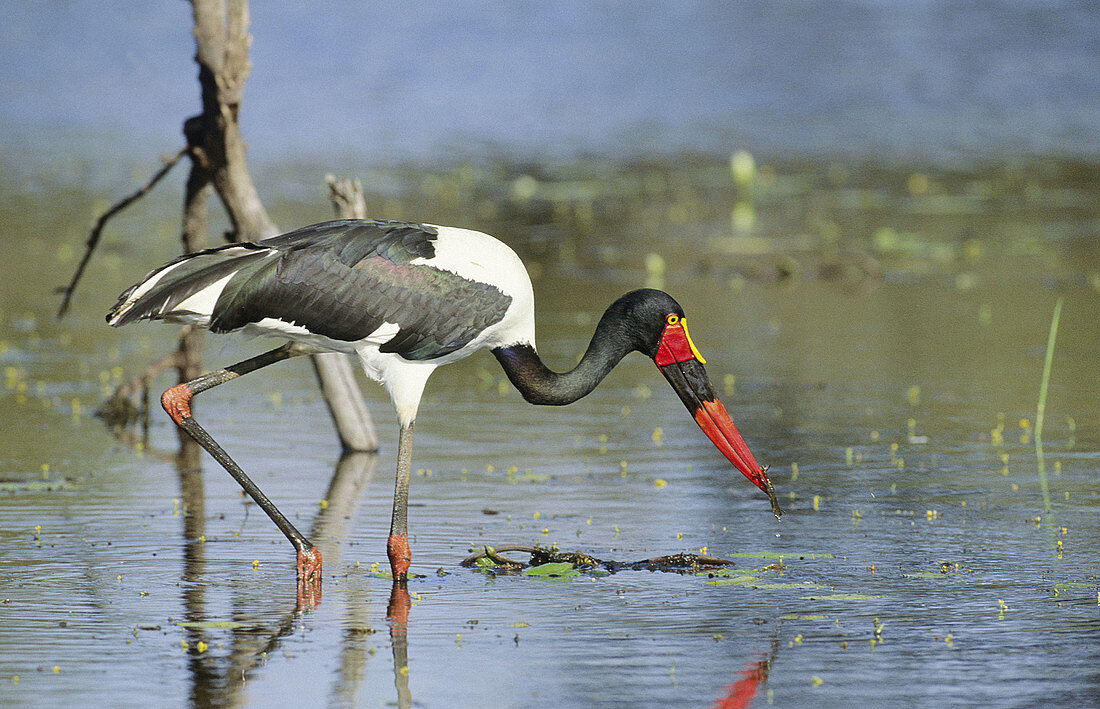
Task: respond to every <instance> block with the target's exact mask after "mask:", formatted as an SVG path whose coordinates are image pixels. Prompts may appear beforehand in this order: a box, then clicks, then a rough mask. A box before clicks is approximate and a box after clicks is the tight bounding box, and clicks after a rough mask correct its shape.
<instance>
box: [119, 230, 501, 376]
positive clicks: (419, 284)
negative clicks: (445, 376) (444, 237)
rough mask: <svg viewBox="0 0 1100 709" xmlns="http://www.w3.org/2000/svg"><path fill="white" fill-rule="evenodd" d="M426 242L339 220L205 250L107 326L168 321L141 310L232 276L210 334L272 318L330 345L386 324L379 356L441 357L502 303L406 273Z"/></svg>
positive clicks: (428, 233) (467, 285) (492, 319)
mask: <svg viewBox="0 0 1100 709" xmlns="http://www.w3.org/2000/svg"><path fill="white" fill-rule="evenodd" d="M436 237H437V233H436V230H435V229H433V228H431V227H426V226H422V225H418V224H407V223H403V222H386V221H358V220H342V221H334V222H326V223H324V224H317V225H313V226H309V227H305V228H303V229H298V230H297V231H293V232H290V233H287V234H283V235H280V236H276V237H272V238H270V239H265V240H263V241H260V242H257V243H256V244H250V245H248V246H249V247H250V248H254V249H258V250H257V251H255V253H244V254H241V253H240V252H235V255H230V254H229V253H228V252H229V251H230V249H231V248H232V247H223V248H221V249H212V250H208V251H206V252H203V253H201V254H198V255H193V256H189V257H183V258H184V259H194V260H195V261H196V264H195V265H194V266H193V267H192V266H191V265H190V264H188V265H186V266H180V267H178V269H177V270H179V271H181V273H180V276H181V278H179V279H177V278H176V273H175V271H173V272H172V273H169V274H167V275H166V276H165V277H164V279H163V280H165V281H167V282H166V283H157V285H156V286H155V287H154V288H153V289H152V290H151V291H150V293H148V294H146V295H144V296H142V298H140V299H139V300H138V302H137V303H135V304H134V305H133V306H132V307H131V308H130V309H129V310H128V311H127V312H125V313H124V314H123V317H122V318H121V319H120V321H119V322H118V323H117V324H124V323H125V322H130V321H132V320H136V319H140V318H142V317H158V316H160V315H161V314H164V313H167V312H170V310H171V307H169V308H167V309H165V308H159V310H158V309H157V308H156V307H153V308H150V307H148V305H149V304H150V303H153V304H157V303H163V302H171V301H173V300H174V304H178V303H179V302H182V301H183V300H185V299H186V298H187V297H188V296H189V295H191V294H193V293H195V292H196V291H197V290H201V288H202V287H204V286H207V285H210V284H211V283H214V282H216V281H217V280H219V279H221V278H225V276H226V275H228V274H230V273H234V272H235V273H234V275H233V277H232V278H230V279H229V281H228V282H227V283H226V285H225V288H224V289H223V290H222V292H221V295H220V296H219V298H218V301H217V303H216V304H215V306H214V309H213V313H212V315H211V319H210V324H209V328H210V330H212V331H214V332H227V331H230V330H236V329H238V328H240V327H243V326H245V325H247V324H249V323H255V322H259V321H260V320H263V319H264V318H276V319H279V320H282V321H284V322H289V323H293V324H296V325H299V326H301V327H304V328H306V329H307V330H309V331H310V332H311V333H314V334H318V335H324V336H326V337H329V338H331V339H334V340H343V341H356V340H360V339H363V338H364V337H366V336H367V335H369V334H371V333H372V332H374V331H375V330H377V329H378V328H379V327H380V326H381V325H382V324H383V323H384V322H389V323H396V324H397V325H398V326H399V331H398V333H397V334H396V335H395V336H394V337H393V338H392V339H391V340H389V341H388V342H386V343H385V344H383V345H382V346H381V348H380V349H381V351H383V352H395V353H398V354H401V355H402V356H404V357H406V358H407V359H432V358H435V357H441V356H443V355H445V354H448V353H450V352H453V351H455V350H457V349H459V348H461V347H463V346H465V345H466V344H468V343H469V342H470V341H471V340H473V339H474V338H475V337H477V335H478V334H479V333H480V332H481V331H482V330H484V329H485V328H486V327H489V326H490V325H492V324H494V323H496V322H499V321H500V320H501V319H502V318H503V317H504V313H505V311H507V309H508V306H509V304H510V303H511V297H510V296H508V295H505V294H504V293H502V292H501V291H500V290H499V289H497V288H495V287H494V286H491V285H488V284H484V283H478V282H476V281H471V280H468V279H465V278H462V277H460V276H457V275H455V274H453V273H450V272H447V271H441V270H439V269H436V268H432V267H430V266H427V265H412V264H411V262H412V261H413V260H414V259H417V258H426V259H430V258H432V257H434V256H435V246H434V241H435V239H436ZM237 246H240V245H237ZM271 250H274V251H275V252H277V257H273V256H271V254H272V251H271ZM200 260H202V261H204V263H199V261H200ZM178 262H179V260H177V261H176V262H174V263H178ZM184 269H186V270H184ZM155 273H156V272H154V274H155ZM151 275H153V274H151ZM132 291H133V289H131V291H128V292H127V294H124V297H123V299H122V300H120V304H121V303H122V302H124V301H125V296H126V295H128V294H129V293H130V292H132ZM154 294H155V295H154ZM166 299H167V301H166ZM118 307H119V306H116V307H115V310H113V311H112V315H113V314H114V313H115V311H117V310H118Z"/></svg>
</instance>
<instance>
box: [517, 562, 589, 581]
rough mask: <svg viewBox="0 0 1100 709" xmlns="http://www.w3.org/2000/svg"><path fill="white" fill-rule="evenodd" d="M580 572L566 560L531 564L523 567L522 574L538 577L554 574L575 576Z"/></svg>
mask: <svg viewBox="0 0 1100 709" xmlns="http://www.w3.org/2000/svg"><path fill="white" fill-rule="evenodd" d="M579 573H580V572H579V571H577V570H576V569H574V568H573V565H572V564H568V563H566V562H564V561H563V562H559V563H551V564H542V565H541V566H532V567H531V568H529V569H525V570H524V572H523V575H524V576H539V577H543V578H546V577H554V576H576V575H577V574H579Z"/></svg>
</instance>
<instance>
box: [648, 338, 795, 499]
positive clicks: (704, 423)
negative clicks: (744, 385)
mask: <svg viewBox="0 0 1100 709" xmlns="http://www.w3.org/2000/svg"><path fill="white" fill-rule="evenodd" d="M653 361H654V362H655V363H656V364H657V368H658V369H660V370H661V373H662V374H664V375H665V379H667V380H668V383H669V384H671V385H672V388H673V389H675V390H676V393H677V394H678V395H679V396H680V400H681V401H683V402H684V405H685V406H687V410H688V411H690V412H691V415H692V417H693V418H694V419H695V423H697V424H698V425H699V428H701V429H703V433H705V434H706V435H707V438H709V439H710V440H711V443H713V444H714V446H715V447H716V448H717V449H718V450H719V451H721V452H722V455H724V456H726V458H727V459H728V460H729V461H730V462H731V463H733V467H735V468H737V469H738V470H739V471H741V474H742V475H744V476H745V477H746V478H748V479H749V480H750V481H751V482H752V484H753V485H756V486H757V487H758V488H760V489H761V490H763V491H764V492H765V493H767V495H768V500H769V501H771V505H772V512H773V513H775V516H776V518H778V517H779V515H780V514H781V511H780V509H779V501H778V500H777V499H776V497H775V489H774V488H773V487H772V484H771V481H769V480H768V476H767V474H766V472H765V471H766V470H767V469H766V468H763V467H761V466H760V464H758V463H757V462H756V459H755V458H753V456H752V453H751V452H749V447H748V445H747V444H746V443H745V439H744V438H742V437H741V434H740V433H738V431H737V427H736V426H734V425H733V420H732V419H730V415H729V414H728V413H727V412H726V407H725V406H723V405H722V402H721V401H719V400H718V395H717V394H716V393H715V391H714V385H713V384H711V381H710V377H708V376H707V371H706V369H704V368H703V363H704V362H705V360H704V359H703V357H702V355H700V354H699V351H698V350H697V349H695V345H694V343H692V341H691V337H690V336H689V335H688V332H687V326H686V324H685V323H684V320H683V319H682V318H676V317H675V316H669V321H668V324H667V325H665V329H664V332H663V334H662V335H661V341H660V343H659V344H658V346H657V355H656V356H655V357H654V358H653Z"/></svg>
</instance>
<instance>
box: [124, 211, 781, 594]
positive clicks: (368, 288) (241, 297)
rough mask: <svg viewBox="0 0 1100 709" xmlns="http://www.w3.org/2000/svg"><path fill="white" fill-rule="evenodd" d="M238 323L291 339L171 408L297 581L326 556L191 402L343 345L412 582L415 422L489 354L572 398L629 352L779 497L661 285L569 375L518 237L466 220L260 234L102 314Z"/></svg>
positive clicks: (625, 308)
mask: <svg viewBox="0 0 1100 709" xmlns="http://www.w3.org/2000/svg"><path fill="white" fill-rule="evenodd" d="M143 319H150V320H167V321H172V322H180V323H189V324H194V325H198V326H200V327H204V328H207V329H209V330H210V331H212V332H230V331H236V330H240V331H243V332H245V333H246V334H262V335H268V336H276V337H279V338H283V339H286V340H289V342H288V343H287V344H285V345H283V346H281V347H278V348H276V349H274V350H271V351H269V352H266V353H264V354H261V355H258V356H256V357H253V358H251V359H247V360H245V361H243V362H239V363H237V364H235V365H233V366H230V367H227V368H225V369H220V370H217V371H214V372H211V373H209V374H205V375H203V376H201V377H198V378H196V379H193V380H191V381H189V382H185V383H182V384H179V385H177V386H174V387H172V388H170V389H168V390H167V391H165V392H164V395H163V396H162V397H161V403H162V404H163V406H164V409H165V411H166V412H167V413H168V415H169V416H171V417H172V420H173V421H175V423H176V424H177V425H178V426H180V427H181V428H182V429H183V430H185V431H186V432H187V433H188V434H190V435H191V436H192V437H193V438H194V439H195V440H196V441H198V443H199V444H201V445H202V446H203V447H204V448H205V449H206V450H207V451H209V452H210V454H211V455H213V456H214V458H215V459H216V460H217V461H218V462H219V463H221V464H222V466H224V467H225V469H226V470H228V471H229V473H230V474H231V475H232V476H233V477H234V478H235V479H236V480H237V482H238V483H239V484H240V485H241V487H243V488H244V490H245V491H246V492H247V493H248V494H249V495H251V496H252V497H253V499H255V501H256V503H257V504H258V505H259V506H260V508H261V509H263V511H264V512H266V513H267V515H268V516H269V517H270V518H271V519H272V521H273V522H274V523H275V524H276V525H277V526H278V527H279V529H280V530H281V531H282V532H283V534H285V535H286V536H287V538H288V539H289V540H290V541H291V543H292V544H293V545H294V547H295V549H296V550H297V560H298V563H297V571H298V580H299V587H300V588H301V585H302V584H303V583H310V584H312V583H315V582H318V581H319V580H320V570H321V555H320V553H319V552H318V551H317V550H316V549H315V548H314V546H313V545H312V544H311V543H310V542H309V540H308V539H306V538H305V536H303V535H302V533H301V532H299V531H298V530H297V529H295V527H294V525H293V524H291V523H290V521H289V520H288V519H287V518H286V517H284V516H283V514H282V513H280V512H279V510H278V509H276V507H275V505H274V504H272V502H271V501H270V500H269V499H268V498H267V497H266V496H265V495H264V493H263V492H262V491H261V490H260V489H259V488H258V487H257V486H256V484H255V483H253V482H252V480H251V479H249V477H248V476H247V475H246V474H245V473H244V471H243V470H242V469H241V468H240V466H238V465H237V464H236V463H235V462H234V461H233V459H232V458H230V457H229V455H228V454H227V453H226V452H225V451H224V450H223V449H222V448H221V446H219V445H218V443H217V442H215V441H214V439H213V438H212V437H211V436H210V434H209V433H207V432H206V430H205V429H203V427H202V426H200V425H199V424H198V422H197V421H196V420H195V419H194V417H193V416H192V415H191V410H190V406H189V402H190V400H191V397H193V396H194V395H196V394H198V393H199V392H201V391H205V390H207V389H210V388H211V387H214V386H217V385H218V384H222V383H224V382H227V381H229V380H231V379H235V378H236V377H239V376H241V375H244V374H247V373H249V372H252V371H255V370H257V369H259V368H261V367H266V366H267V365H269V364H273V363H274V362H278V361H281V360H284V359H287V358H289V357H293V356H296V355H301V354H307V353H313V352H319V351H336V352H346V353H348V354H354V355H356V356H357V357H358V358H359V361H360V362H361V363H362V365H363V368H364V370H366V373H367V376H368V377H370V378H371V379H374V380H375V381H378V382H381V383H382V385H383V386H385V388H386V391H387V392H389V395H390V398H391V399H392V401H393V405H394V408H395V409H396V410H397V419H398V422H399V423H400V426H401V430H400V437H399V443H398V450H397V479H396V484H395V490H394V496H393V518H392V523H391V527H390V536H389V540H388V543H387V553H388V556H389V560H390V566H391V568H392V570H393V577H394V579H395V580H397V581H404V580H405V579H406V578H407V574H408V570H409V563H410V559H411V552H410V549H409V541H408V522H407V506H408V498H409V470H410V464H411V457H412V433H413V422H414V420H415V419H416V411H417V408H418V406H419V404H420V397H421V394H422V393H423V391H424V385H425V383H426V382H427V380H428V377H429V376H430V375H431V373H432V372H433V371H434V370H435V368H436V367H438V366H440V365H443V364H448V363H450V362H454V361H457V360H460V359H462V358H464V357H467V356H469V355H471V354H473V353H474V352H475V351H477V350H482V349H487V350H490V351H491V352H492V353H493V355H494V356H496V358H497V361H498V362H500V365H501V367H503V368H504V371H505V372H506V373H507V375H508V378H509V379H510V380H511V382H512V384H513V385H515V387H516V389H518V390H519V391H520V393H521V394H522V395H523V397H524V398H525V399H526V400H527V401H529V402H531V403H533V404H549V405H560V404H568V403H571V402H573V401H576V400H577V399H580V398H581V397H582V396H585V395H586V394H588V393H589V392H591V391H592V390H593V389H594V388H595V387H596V385H597V384H599V382H600V381H601V380H602V379H603V378H604V377H605V376H607V373H608V372H610V371H611V369H612V367H614V366H615V365H616V364H618V362H619V361H620V360H621V359H622V358H623V357H624V356H626V355H627V354H628V353H630V352H632V351H635V350H637V351H639V352H641V353H643V354H645V355H646V356H647V357H650V358H651V359H653V361H654V362H655V363H656V364H657V366H658V368H660V370H661V373H662V374H664V376H665V377H666V378H667V379H668V381H669V383H670V384H671V385H672V387H673V389H675V390H676V393H677V394H679V396H680V399H681V400H683V402H684V404H685V405H686V406H687V409H688V411H690V412H691V415H692V416H693V417H694V419H695V422H696V423H697V424H698V425H699V427H700V428H701V429H702V430H703V432H704V433H705V434H706V435H707V437H708V438H710V440H711V441H712V442H713V443H714V445H715V446H717V448H718V450H719V451H721V452H722V454H723V455H725V457H726V458H728V459H729V461H730V462H731V463H733V465H734V467H736V468H737V470H739V471H741V473H742V474H744V475H745V477H747V478H748V479H749V480H751V481H752V482H753V484H755V485H756V486H757V487H759V488H760V489H761V490H763V491H764V492H766V493H767V494H768V497H769V499H770V500H771V505H772V511H773V512H774V513H775V514H776V515H777V516H778V515H779V505H778V503H777V501H776V497H775V492H774V490H773V489H772V486H771V483H770V482H769V481H768V478H767V475H766V474H765V471H766V468H762V467H761V466H760V465H758V464H757V462H756V460H755V459H754V458H753V456H752V453H750V452H749V449H748V446H747V445H746V444H745V441H744V440H743V439H742V438H741V435H740V434H739V433H738V432H737V429H736V428H735V427H734V425H733V421H731V420H730V417H729V414H728V413H727V412H726V409H725V407H724V406H723V405H722V403H721V401H719V400H718V397H717V395H716V394H715V391H714V387H713V385H712V384H711V382H710V379H709V378H708V377H707V374H706V371H705V370H704V368H703V363H704V360H703V357H702V356H701V355H700V354H699V352H698V350H696V349H695V345H694V344H693V343H692V341H691V338H690V337H689V335H688V330H687V325H686V322H685V320H684V311H683V309H682V308H681V307H680V306H679V304H677V302H676V301H675V300H673V299H672V297H671V296H669V295H668V294H666V293H664V292H662V291H659V290H652V289H642V290H635V291H632V292H630V293H627V294H626V295H624V296H622V297H621V298H619V299H618V300H616V301H615V302H614V303H612V304H611V306H610V307H608V309H607V311H606V312H605V313H604V314H603V317H602V318H601V319H600V322H599V324H598V325H597V326H596V332H595V334H594V335H593V336H592V341H591V343H590V344H589V345H588V350H587V351H586V352H585V353H584V356H583V357H582V358H581V360H580V363H579V364H577V366H576V367H575V368H574V369H573V370H571V371H569V372H566V373H564V374H558V373H557V372H553V371H551V370H550V369H548V368H547V367H546V366H545V365H544V364H543V363H542V361H541V360H540V359H539V356H538V353H537V352H536V350H535V310H534V296H533V293H532V289H531V280H530V278H529V277H528V275H527V269H526V268H524V266H523V262H522V261H520V259H519V257H518V256H516V254H515V252H513V251H512V250H511V249H510V248H509V247H508V246H506V245H505V244H503V243H502V242H500V241H498V240H496V239H494V238H493V237H491V236H488V235H487V234H482V233H480V232H477V231H471V230H468V229H459V228H455V227H444V226H432V225H428V224H413V223H407V222H396V221H384V220H340V221H330V222H324V223H322V224H315V225H312V226H307V227H303V228H301V229H298V230H296V231H292V232H290V233H287V234H282V235H280V236H275V237H272V238H270V239H264V240H263V241H257V242H249V243H235V244H228V245H225V246H220V247H215V248H211V249H206V250H203V251H198V252H196V253H193V254H187V255H185V256H181V257H179V258H177V259H176V260H174V261H172V262H170V263H168V264H165V265H164V266H161V267H160V268H158V269H156V270H154V271H152V272H151V273H150V274H149V275H147V276H146V277H145V278H144V279H143V280H142V281H141V282H139V283H137V284H135V285H134V286H132V287H131V288H130V289H129V290H127V291H126V292H124V293H123V294H122V295H121V296H120V297H119V300H118V303H117V304H116V305H115V306H114V307H113V308H112V309H111V311H110V313H108V315H107V322H108V323H110V324H111V325H114V326H119V325H126V324H127V323H131V322H134V321H135V320H143Z"/></svg>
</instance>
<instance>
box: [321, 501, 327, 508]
mask: <svg viewBox="0 0 1100 709" xmlns="http://www.w3.org/2000/svg"><path fill="white" fill-rule="evenodd" d="M320 504H321V509H322V510H327V509H328V500H321V503H320Z"/></svg>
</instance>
